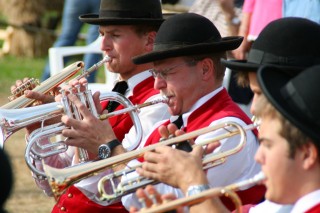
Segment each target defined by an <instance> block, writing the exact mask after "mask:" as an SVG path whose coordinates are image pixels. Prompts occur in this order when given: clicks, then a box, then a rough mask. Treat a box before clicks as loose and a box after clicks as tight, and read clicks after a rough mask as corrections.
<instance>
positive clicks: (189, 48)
mask: <svg viewBox="0 0 320 213" xmlns="http://www.w3.org/2000/svg"><path fill="white" fill-rule="evenodd" d="M242 40H243V38H242V37H240V36H230V37H224V38H222V39H221V41H219V42H212V43H202V44H194V45H186V46H184V47H173V48H170V49H166V50H154V51H152V52H150V53H147V54H144V55H140V56H136V57H134V58H133V59H132V60H133V62H134V63H135V64H144V63H148V62H153V61H159V60H163V59H167V58H173V57H179V56H189V55H200V54H210V53H216V52H222V51H227V50H234V49H236V48H238V47H239V46H240V44H241V42H242Z"/></svg>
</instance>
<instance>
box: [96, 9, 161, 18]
mask: <svg viewBox="0 0 320 213" xmlns="http://www.w3.org/2000/svg"><path fill="white" fill-rule="evenodd" d="M99 18H157V19H162V17H159V16H157V15H155V14H153V13H150V12H148V11H137V10H135V11H124V10H100V12H99Z"/></svg>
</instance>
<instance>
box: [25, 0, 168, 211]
mask: <svg viewBox="0 0 320 213" xmlns="http://www.w3.org/2000/svg"><path fill="white" fill-rule="evenodd" d="M80 20H81V21H83V22H86V23H89V24H94V25H99V26H100V27H99V31H100V36H101V37H102V44H101V49H102V50H103V51H104V53H105V54H106V55H108V56H109V57H110V58H111V61H109V62H108V63H107V64H106V66H107V68H108V70H109V71H111V72H114V73H117V74H119V78H118V79H117V82H115V87H114V90H113V91H117V92H119V93H122V94H123V95H125V96H126V97H127V98H128V99H129V100H130V101H131V102H132V104H133V105H136V104H142V103H144V102H149V101H153V100H156V99H160V98H161V95H160V94H159V91H158V90H155V89H154V88H153V84H154V78H153V77H152V75H151V73H150V72H149V71H148V70H149V69H150V68H152V64H151V63H149V64H143V65H135V64H133V62H132V60H131V59H132V57H134V56H136V55H139V54H144V53H147V52H150V51H151V50H152V49H153V43H154V39H155V36H156V32H157V30H158V28H159V26H160V25H161V23H162V22H163V21H164V18H163V15H162V10H161V4H160V1H159V0H148V1H145V0H134V1H132V0H102V1H101V4H100V12H99V14H86V15H82V16H80ZM84 82H85V80H84V79H81V80H79V81H73V82H72V84H78V83H84ZM32 93H34V92H33V91H30V94H29V95H32ZM30 98H31V97H30ZM69 99H70V100H71V101H73V102H74V103H75V102H77V103H78V104H76V105H77V106H79V105H80V106H81V107H82V106H83V104H82V103H79V99H77V98H76V97H75V96H72V95H69ZM94 99H95V101H96V103H99V101H100V100H99V99H98V96H97V95H96V94H95V95H94ZM83 108H84V111H85V112H84V111H83V110H79V111H80V112H81V113H82V116H83V119H82V120H76V119H73V118H70V117H68V116H63V117H62V122H64V123H65V124H66V126H69V127H73V128H70V129H67V128H66V129H64V130H63V132H62V134H63V136H65V137H66V138H68V139H67V140H66V141H65V142H66V144H67V145H69V147H71V148H70V149H71V150H74V149H72V148H74V147H80V148H82V149H85V150H87V152H88V154H89V160H96V159H97V158H99V159H102V158H107V157H109V156H108V155H106V154H104V153H106V152H104V150H106V149H108V148H109V150H110V152H109V154H110V155H117V154H121V153H123V152H125V150H132V149H134V148H135V147H136V146H137V144H133V143H134V142H136V138H137V137H136V132H135V128H134V127H133V126H132V125H133V124H132V120H131V118H130V116H129V115H128V114H122V115H119V116H115V117H112V118H109V119H108V120H105V121H100V120H99V119H98V118H96V117H95V116H94V115H92V113H90V111H89V109H87V108H86V107H83ZM121 108H123V106H121V105H117V103H115V102H111V101H110V102H103V103H101V106H100V105H98V106H97V109H98V112H99V113H107V111H104V112H102V110H104V109H106V110H108V112H110V111H113V110H118V109H121ZM168 117H169V112H168V110H167V106H166V104H157V105H153V106H149V107H146V108H143V109H141V111H140V113H139V118H140V120H141V124H142V131H143V136H142V137H145V136H146V134H147V133H148V132H149V131H150V130H151V127H152V126H153V125H154V123H155V122H157V121H159V120H163V119H166V118H168ZM120 141H121V142H122V143H120ZM70 149H69V150H68V151H70ZM62 155H63V156H62ZM35 161H36V164H37V165H41V162H39V161H37V160H36V159H35ZM44 161H45V164H48V165H51V166H53V167H59V168H61V167H67V166H70V165H73V164H76V163H78V162H77V153H76V152H67V153H63V154H61V155H59V156H58V155H56V156H53V157H49V158H45V159H44ZM108 172H110V171H104V172H102V173H99V175H97V176H94V177H90V178H87V179H85V180H83V181H81V182H79V183H77V184H76V185H73V186H71V187H70V188H68V190H67V192H66V193H65V194H63V195H62V196H61V197H60V199H59V201H58V203H57V204H56V205H55V206H54V208H53V210H52V212H64V211H67V212H77V213H79V212H90V211H92V212H108V211H110V212H127V211H126V210H125V208H124V207H123V206H122V204H121V202H118V201H115V202H113V203H108V202H103V201H100V200H99V199H98V197H99V196H100V195H99V193H98V191H97V183H98V181H99V180H100V178H101V177H103V176H104V175H106V174H108ZM37 183H38V185H39V186H40V187H41V188H42V189H44V190H45V191H46V193H48V194H50V193H52V192H51V189H50V187H48V183H47V181H43V180H37Z"/></svg>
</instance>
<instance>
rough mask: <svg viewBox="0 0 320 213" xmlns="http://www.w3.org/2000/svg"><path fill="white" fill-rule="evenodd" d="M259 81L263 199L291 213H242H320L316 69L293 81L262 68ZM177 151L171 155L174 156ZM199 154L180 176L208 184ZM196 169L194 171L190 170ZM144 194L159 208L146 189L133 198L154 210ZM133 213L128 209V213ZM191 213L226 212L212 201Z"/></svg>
mask: <svg viewBox="0 0 320 213" xmlns="http://www.w3.org/2000/svg"><path fill="white" fill-rule="evenodd" d="M257 78H258V82H259V84H260V86H261V90H262V92H263V93H264V96H263V98H261V99H260V102H259V103H257V106H256V108H257V111H256V112H257V115H258V116H259V117H260V118H261V125H260V132H259V138H260V146H259V149H258V150H257V153H256V155H255V160H256V161H257V162H258V163H260V164H261V167H262V172H263V174H264V176H265V178H264V181H263V184H264V185H265V186H266V188H267V191H266V194H265V197H266V199H268V200H270V201H272V202H274V203H278V204H281V205H286V206H287V207H289V208H286V209H281V210H280V211H279V209H278V208H277V209H273V208H271V207H272V206H269V205H268V204H267V205H266V203H262V204H258V205H256V206H254V207H253V206H250V207H249V208H248V207H246V209H245V210H244V209H243V210H244V212H249V213H254V212H270V213H276V212H291V213H300V212H305V213H317V212H319V211H320V178H319V177H320V133H319V128H320V122H319V120H320V111H319V106H320V95H319V90H320V84H319V79H320V65H316V66H312V67H309V68H307V69H305V70H303V71H302V72H301V73H300V74H298V75H297V76H295V77H293V78H292V76H291V75H290V72H288V70H286V69H283V68H282V69H281V68H278V67H274V66H271V65H263V66H261V68H259V70H258V74H257ZM176 151H177V150H175V153H174V154H177V152H176ZM171 154H173V153H171ZM180 154H181V153H180ZM187 154H188V153H187ZM194 154H196V153H194ZM199 154H200V153H198V154H196V155H194V157H195V158H193V159H192V158H190V159H191V160H189V159H188V163H185V162H184V167H180V168H182V169H178V170H179V171H180V170H182V171H185V170H186V169H187V168H188V176H189V177H192V175H194V174H195V173H198V175H197V176H196V177H193V179H194V181H196V180H197V181H199V182H198V183H201V184H206V183H208V180H206V179H205V178H204V179H203V180H201V179H200V178H199V176H204V173H203V172H202V171H201V170H200V169H199V168H200V166H201V163H199V160H197V159H196V158H198V159H201V155H199ZM194 164H198V167H195V166H192V168H190V165H194ZM176 168H179V167H176ZM179 171H177V172H179ZM171 178H172V177H171ZM185 180H187V178H184V179H179V181H177V183H178V187H180V188H182V189H185V188H186V187H188V185H186V184H187V183H188V182H187V181H185ZM146 193H152V194H154V195H155V196H156V197H157V199H158V205H159V204H160V203H162V200H161V198H160V195H159V194H158V193H157V192H155V190H154V189H153V188H152V186H148V187H147V189H146V190H145V192H144V191H143V190H142V189H139V191H137V196H138V197H139V198H140V199H142V198H144V199H145V201H146V203H148V204H147V207H149V208H152V206H151V204H152V201H151V200H150V199H149V198H148V197H147V194H146ZM242 208H243V207H242ZM136 210H137V209H135V208H133V207H132V209H131V211H130V212H136ZM190 212H191V213H193V212H195V213H196V212H228V211H227V209H225V206H224V205H222V203H221V202H220V201H219V199H217V198H216V197H214V198H213V199H208V201H207V202H201V203H200V204H198V205H192V206H191V207H190Z"/></svg>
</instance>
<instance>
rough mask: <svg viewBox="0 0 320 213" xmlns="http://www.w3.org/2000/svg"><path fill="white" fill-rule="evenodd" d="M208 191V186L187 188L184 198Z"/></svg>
mask: <svg viewBox="0 0 320 213" xmlns="http://www.w3.org/2000/svg"><path fill="white" fill-rule="evenodd" d="M208 189H210V186H209V184H203V185H194V186H189V188H188V190H187V193H186V197H189V196H192V195H196V194H199V193H201V192H203V191H205V190H208Z"/></svg>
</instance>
